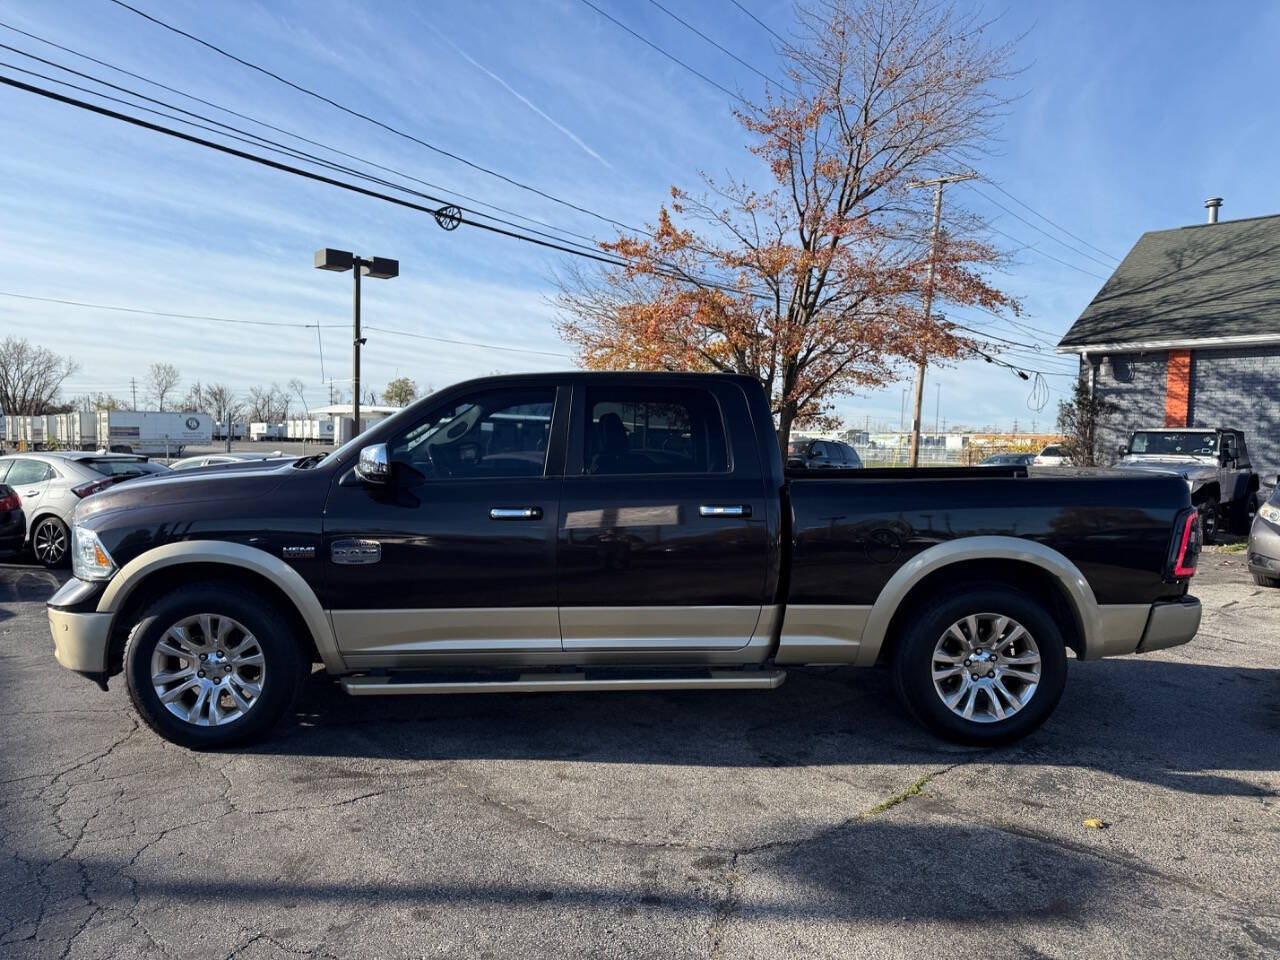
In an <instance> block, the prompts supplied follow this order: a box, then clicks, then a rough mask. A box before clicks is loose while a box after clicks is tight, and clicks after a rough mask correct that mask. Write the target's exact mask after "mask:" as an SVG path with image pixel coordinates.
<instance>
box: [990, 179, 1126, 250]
mask: <svg viewBox="0 0 1280 960" xmlns="http://www.w3.org/2000/svg"><path fill="white" fill-rule="evenodd" d="M982 179H983V182H985V183H988V184H990V185H991V186H993V187H995V189H997V190H999V191H1000V192H1001V193H1003V194H1004V195H1005V196H1006V197H1008V198H1009V199H1010V200H1012V201H1013V202H1014V203H1016V204H1018V205H1020V206H1023V207H1026V209H1028V210H1030V211H1031V212H1032V213H1034V214H1035V215H1036V216H1037V217H1039V218H1040V219H1041V220H1043V221H1044V222H1045V223H1048V224H1050V225H1052V226H1054V227H1057V228H1058V229H1059V230H1061V231H1062V232H1063V233H1065V234H1066V235H1067V236H1068V237H1071V238H1072V239H1073V240H1078V241H1079V242H1080V243H1083V244H1084V245H1085V246H1086V247H1088V248H1089V249H1090V250H1096V251H1097V252H1098V253H1100V254H1102V255H1103V256H1104V257H1110V258H1111V259H1112V260H1116V261H1118V260H1120V257H1117V256H1116V255H1115V254H1114V253H1107V251H1105V250H1103V249H1101V248H1100V247H1095V246H1094V245H1093V244H1092V243H1090V242H1089V241H1088V240H1085V239H1084V238H1083V237H1080V236H1077V235H1076V234H1074V233H1072V232H1071V231H1070V230H1068V229H1067V228H1066V227H1064V226H1062V224H1060V223H1057V222H1055V221H1053V220H1050V219H1049V218H1048V217H1046V216H1045V215H1044V214H1043V213H1041V212H1040V211H1039V210H1037V209H1036V208H1035V207H1033V206H1031V205H1030V204H1028V203H1025V202H1024V201H1022V200H1019V199H1018V198H1017V197H1015V196H1014V195H1013V194H1012V193H1010V192H1009V191H1008V190H1006V189H1005V188H1004V187H1002V186H1000V184H998V183H996V182H995V181H994V180H989V179H988V178H986V177H983V178H982Z"/></svg>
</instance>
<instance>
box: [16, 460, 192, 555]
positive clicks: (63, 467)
mask: <svg viewBox="0 0 1280 960" xmlns="http://www.w3.org/2000/svg"><path fill="white" fill-rule="evenodd" d="M167 471H168V468H167V467H165V466H163V465H162V464H158V463H152V462H150V461H149V460H147V458H146V457H140V456H131V455H129V454H120V453H87V452H80V451H68V452H66V453H13V454H9V455H7V456H2V457H0V483H3V484H7V485H8V486H10V487H12V488H13V490H14V492H15V493H17V495H18V497H19V498H20V500H21V501H22V509H23V512H24V513H25V514H26V521H27V538H26V542H27V544H28V545H29V546H30V547H31V552H32V553H33V554H35V557H36V559H37V560H39V561H40V562H41V563H42V564H44V565H45V566H46V567H61V566H65V565H66V562H67V551H68V550H69V548H70V546H71V538H70V535H69V531H70V529H71V516H72V514H74V513H75V510H76V504H78V503H79V502H80V501H81V500H83V499H84V498H85V497H87V496H89V495H90V494H94V493H97V492H98V491H99V490H105V489H106V488H107V487H110V486H112V485H113V484H116V483H119V482H120V481H121V480H129V479H132V478H133V477H141V476H146V475H148V474H154V473H165V472H167Z"/></svg>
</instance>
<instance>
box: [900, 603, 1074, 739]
mask: <svg viewBox="0 0 1280 960" xmlns="http://www.w3.org/2000/svg"><path fill="white" fill-rule="evenodd" d="M893 677H894V685H895V686H896V687H897V690H898V695H899V696H900V697H901V699H902V701H903V703H904V704H905V705H906V707H907V709H908V710H909V711H910V712H911V714H912V715H913V716H914V717H915V718H916V719H917V720H918V721H919V722H920V723H921V724H922V725H923V726H924V727H926V728H927V729H929V730H930V731H932V732H933V733H935V734H937V735H938V736H940V737H944V738H945V739H947V740H954V741H956V742H958V743H966V744H970V745H973V746H988V747H993V746H1000V745H1002V744H1006V743H1012V742H1013V741H1015V740H1019V739H1021V738H1022V737H1025V736H1026V735H1027V734H1029V733H1031V732H1032V731H1033V730H1035V729H1036V728H1037V727H1039V726H1040V724H1042V723H1044V721H1045V720H1046V719H1047V718H1048V716H1049V714H1051V713H1052V712H1053V709H1054V707H1056V706H1057V705H1058V700H1059V699H1060V698H1061V696H1062V690H1063V687H1064V686H1065V684H1066V679H1067V655H1066V645H1065V644H1064V643H1063V640H1062V633H1061V631H1060V630H1059V629H1058V625H1057V624H1056V623H1055V622H1054V620H1053V617H1051V616H1050V615H1049V614H1048V613H1047V612H1046V611H1045V609H1044V607H1043V606H1042V605H1041V604H1039V603H1037V602H1036V601H1035V600H1034V599H1033V598H1032V597H1030V596H1028V595H1027V594H1025V593H1023V592H1022V591H1020V590H1015V589H1013V588H1012V587H989V586H981V585H978V584H974V585H971V586H969V587H958V588H955V589H953V590H952V591H949V592H948V593H946V594H944V595H943V596H942V597H939V598H938V599H937V600H936V601H935V602H933V603H930V604H928V605H927V606H925V607H923V609H921V610H920V611H919V612H918V613H916V614H914V615H913V616H912V617H911V619H910V620H909V621H908V622H907V623H906V625H905V628H904V630H903V632H902V634H901V637H900V640H899V642H898V645H897V647H896V649H895V656H894V659H893Z"/></svg>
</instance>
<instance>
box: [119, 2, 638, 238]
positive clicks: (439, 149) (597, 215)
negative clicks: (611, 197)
mask: <svg viewBox="0 0 1280 960" xmlns="http://www.w3.org/2000/svg"><path fill="white" fill-rule="evenodd" d="M111 2H112V3H114V4H116V5H117V6H119V7H123V8H124V9H125V10H128V11H129V12H131V13H134V14H137V15H138V16H139V17H142V18H143V19H144V20H149V21H150V22H152V23H154V24H156V25H157V26H160V27H163V28H164V29H166V30H169V31H171V32H173V33H176V34H178V35H179V36H182V37H186V38H187V39H188V40H191V41H194V42H195V43H198V44H200V45H201V46H203V47H207V48H208V49H210V50H212V51H213V52H215V53H217V54H220V55H221V56H224V57H226V58H227V59H229V60H234V61H235V62H236V63H238V64H240V65H242V66H245V67H248V68H249V69H250V70H256V71H257V72H258V73H261V74H263V75H264V76H268V77H270V78H271V79H273V80H276V81H278V82H280V83H283V84H284V85H285V86H287V87H290V88H292V89H294V90H296V91H298V92H299V93H303V94H306V95H307V96H309V97H314V98H315V99H317V100H320V101H322V102H323V103H327V104H329V105H330V106H332V107H336V108H337V109H339V110H341V111H342V112H343V113H347V114H350V115H351V116H353V117H358V118H359V119H361V120H364V121H366V122H368V123H372V124H373V125H374V126H376V127H380V128H382V129H383V130H386V131H387V132H388V133H394V134H395V135H396V136H398V137H403V138H404V139H406V140H410V141H412V142H414V143H416V144H418V145H419V146H423V147H426V148H427V149H428V150H431V151H433V152H435V153H438V154H440V155H441V156H445V157H448V158H449V159H451V160H456V161H457V162H458V163H461V164H464V165H466V166H468V167H471V168H472V169H473V170H478V171H479V172H481V173H484V174H487V175H489V176H491V177H496V178H497V179H499V180H502V181H503V182H505V183H509V184H511V185H512V186H513V187H518V188H519V189H521V190H527V191H528V192H530V193H534V194H537V195H538V196H540V197H543V198H544V199H547V200H550V201H552V202H553V203H558V204H561V205H562V206H566V207H569V208H570V209H572V210H577V211H578V212H579V213H585V214H587V215H588V216H591V217H595V218H596V219H597V220H602V221H604V222H605V223H609V224H612V225H613V226H615V227H621V228H622V229H624V230H631V231H633V232H635V228H634V227H629V226H627V225H626V224H625V223H622V222H621V221H619V220H615V219H614V218H613V217H608V216H605V215H604V214H602V213H597V212H596V211H594V210H592V209H590V208H588V207H584V206H581V205H579V204H576V203H572V202H571V201H569V200H565V199H563V198H561V197H557V196H556V195H555V194H552V193H548V192H547V191H545V190H542V189H539V188H538V187H534V186H531V185H530V184H527V183H523V182H521V181H519V180H516V179H515V178H514V177H509V176H507V175H506V174H504V173H499V172H498V171H497V170H493V169H491V168H489V167H486V166H484V165H483V164H479V163H476V162H474V161H472V160H468V159H467V158H466V157H463V156H460V155H459V154H456V153H453V152H452V151H450V150H446V149H444V148H443V147H440V146H437V145H436V144H434V143H431V142H429V141H427V140H423V139H422V138H421V137H418V136H415V135H414V134H412V133H407V132H406V131H404V130H401V129H399V128H398V127H393V126H391V125H390V124H388V123H384V122H383V121H381V120H378V119H377V118H376V117H372V116H370V115H369V114H367V113H362V112H361V111H359V110H353V109H352V108H351V107H348V106H345V105H344V104H342V103H339V102H338V101H337V100H333V99H331V98H330V97H326V96H325V95H324V94H322V93H317V92H316V91H315V90H312V89H311V88H309V87H306V86H303V85H302V84H299V83H294V82H293V81H292V80H289V79H287V78H286V77H283V76H281V75H280V74H278V73H275V72H273V71H271V70H268V69H267V68H266V67H263V66H260V65H259V64H256V63H254V62H252V61H251V60H245V59H244V58H243V57H238V56H236V55H235V54H234V53H230V52H229V51H227V50H224V49H222V48H221V47H219V46H217V45H216V44H213V43H210V42H209V41H208V40H204V39H201V38H200V37H197V36H196V35H195V34H193V33H189V32H187V31H186V30H183V29H181V28H180V27H175V26H173V25H172V24H170V23H166V22H165V21H164V20H161V19H160V18H159V17H155V16H152V15H151V14H149V13H146V12H144V11H142V10H139V9H138V8H137V7H134V6H131V5H129V4H128V3H125V2H124V0H111ZM584 2H585V0H584Z"/></svg>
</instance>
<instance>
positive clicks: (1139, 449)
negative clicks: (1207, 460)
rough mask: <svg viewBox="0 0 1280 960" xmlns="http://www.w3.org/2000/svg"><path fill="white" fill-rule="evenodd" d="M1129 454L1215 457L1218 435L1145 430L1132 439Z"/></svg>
mask: <svg viewBox="0 0 1280 960" xmlns="http://www.w3.org/2000/svg"><path fill="white" fill-rule="evenodd" d="M1129 452H1130V453H1138V454H1142V453H1145V454H1154V455H1169V454H1184V455H1187V456H1195V457H1213V456H1217V454H1218V435H1217V434H1216V433H1200V432H1196V433H1191V432H1186V431H1178V430H1174V431H1169V430H1144V431H1141V432H1139V433H1135V434H1134V435H1133V436H1132V438H1130V440H1129Z"/></svg>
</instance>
